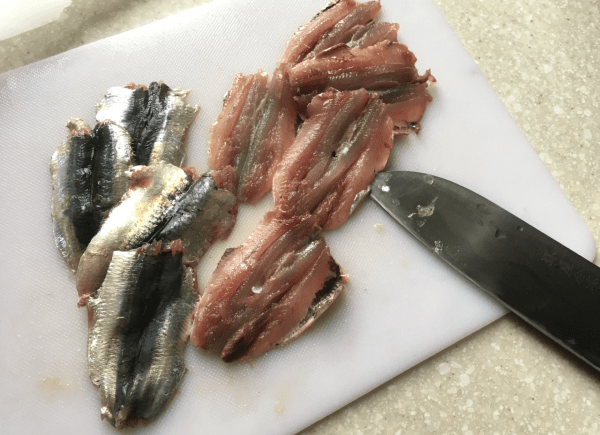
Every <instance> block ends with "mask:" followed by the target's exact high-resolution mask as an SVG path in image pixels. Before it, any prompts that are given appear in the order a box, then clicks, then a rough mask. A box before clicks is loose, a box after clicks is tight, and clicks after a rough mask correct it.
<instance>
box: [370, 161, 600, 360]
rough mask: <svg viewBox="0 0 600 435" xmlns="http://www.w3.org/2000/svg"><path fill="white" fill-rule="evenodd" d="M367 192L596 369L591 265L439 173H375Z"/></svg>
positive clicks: (598, 300) (597, 318)
mask: <svg viewBox="0 0 600 435" xmlns="http://www.w3.org/2000/svg"><path fill="white" fill-rule="evenodd" d="M371 198H373V199H374V200H375V202H377V203H378V204H379V205H381V206H382V207H383V208H384V209H385V210H386V211H387V212H388V213H389V214H390V215H392V217H393V218H394V219H395V220H396V221H398V223H400V225H402V226H403V227H404V228H405V229H406V230H408V232H409V233H411V234H412V235H413V236H415V237H416V238H417V239H418V240H420V241H421V243H423V244H424V245H425V246H426V247H428V248H429V249H431V251H432V253H433V255H436V256H438V257H439V258H441V259H442V260H444V261H445V262H446V263H448V264H450V265H451V266H452V267H454V268H455V269H456V270H457V271H458V272H460V273H461V274H463V275H464V276H465V277H467V278H468V279H469V280H471V281H472V282H473V283H475V284H476V285H478V286H479V287H480V288H482V289H483V290H484V291H486V292H487V293H488V294H489V295H490V296H492V297H493V298H495V299H496V300H498V301H499V302H501V303H502V304H504V305H505V306H506V307H507V308H508V309H510V310H511V311H513V312H514V313H515V314H517V315H518V316H520V317H521V318H523V319H524V320H525V321H527V322H529V323H530V324H531V325H532V326H534V327H535V328H537V329H538V330H539V331H541V332H543V333H544V334H546V335H547V336H549V337H550V338H552V339H553V340H554V341H556V342H557V343H559V344H560V345H562V346H564V347H565V348H566V349H568V350H569V351H571V352H573V353H574V354H575V355H577V356H578V357H579V358H581V359H582V360H584V361H586V362H587V363H588V364H590V365H591V366H592V367H594V368H595V369H597V370H600V268H599V267H597V266H595V265H594V264H593V263H591V262H589V261H588V260H586V259H585V258H583V257H582V256H580V255H578V254H577V253H575V252H573V251H571V250H570V249H568V248H567V247H565V246H563V245H561V244H560V243H558V242H557V241H555V240H554V239H552V238H550V237H548V236H547V235H545V234H544V233H542V232H541V231H539V230H537V229H536V228H534V227H532V226H531V225H529V224H527V223H526V222H524V221H522V220H521V219H519V218H518V217H516V216H515V215H513V214H511V213H509V212H508V211H506V210H504V209H503V208H501V207H499V206H498V205H496V204H494V203H493V202H491V201H489V200H487V199H486V198H484V197H482V196H480V195H478V194H476V193H475V192H472V191H470V190H468V189H466V188H464V187H462V186H459V185H458V184H455V183H452V182H451V181H448V180H445V179H443V178H439V177H435V176H433V175H428V174H422V173H418V172H405V171H392V172H381V173H379V174H378V175H377V177H375V180H374V181H373V183H372V185H371Z"/></svg>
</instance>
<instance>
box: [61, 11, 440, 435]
mask: <svg viewBox="0 0 600 435" xmlns="http://www.w3.org/2000/svg"><path fill="white" fill-rule="evenodd" d="M380 9H381V5H380V3H379V1H369V2H365V3H357V2H355V1H354V0H338V1H334V2H332V3H331V4H329V5H328V6H327V7H326V8H325V9H324V10H322V11H321V12H319V13H318V14H317V15H316V16H315V18H314V19H313V20H312V21H310V22H309V23H307V24H306V25H305V26H303V27H302V28H301V29H299V30H298V31H297V32H296V33H295V34H294V35H293V36H292V38H291V39H290V40H289V41H288V43H287V45H286V47H285V49H284V51H283V54H282V55H281V57H280V59H279V61H278V63H277V66H276V68H275V70H274V72H273V74H271V77H269V75H268V74H266V73H264V72H263V71H258V72H257V73H256V74H250V75H244V74H238V75H237V76H236V77H235V80H234V82H233V85H232V87H231V89H230V91H229V92H228V94H227V96H226V99H225V101H224V104H223V108H222V111H221V113H220V114H219V116H218V118H217V119H216V121H215V122H214V123H213V124H212V126H211V128H210V134H209V143H208V156H209V159H208V162H209V166H210V169H211V170H210V171H209V172H207V173H206V174H204V175H198V174H197V173H196V171H195V169H194V168H181V167H180V166H181V164H182V163H183V161H184V157H185V153H184V145H183V144H184V142H185V137H186V133H187V130H188V128H189V126H190V124H191V122H192V121H193V119H194V117H195V116H196V114H197V112H198V110H199V108H198V107H197V106H191V105H188V104H187V103H186V97H187V95H188V91H183V90H180V89H171V88H169V87H168V86H167V85H165V84H164V83H157V82H154V83H151V84H150V85H149V86H148V87H146V86H142V85H136V84H129V85H126V86H124V87H115V88H111V89H109V90H108V91H107V93H106V95H105V96H104V99H103V100H102V101H101V102H100V103H99V104H98V106H97V113H96V121H97V124H96V125H95V127H94V128H92V127H91V126H90V125H89V124H88V123H86V122H85V121H83V120H81V119H76V118H71V119H69V121H68V123H67V128H68V129H69V134H68V136H67V139H66V140H65V142H64V143H62V144H61V145H60V146H59V147H58V149H57V151H56V152H55V154H54V155H53V157H52V161H51V165H50V169H51V175H52V186H53V193H52V216H53V222H54V235H55V240H56V244H57V247H58V248H59V250H60V252H61V254H62V256H63V258H64V260H65V263H66V264H67V266H68V268H69V269H71V270H72V271H73V272H74V273H75V276H76V288H77V293H78V297H79V306H82V307H86V308H87V311H88V320H89V323H88V326H89V333H88V372H89V376H90V379H91V381H92V383H93V384H94V385H95V386H97V387H98V391H99V396H100V406H101V416H102V418H104V419H107V420H108V421H109V422H110V423H111V424H112V425H113V426H115V427H117V428H122V427H126V426H133V425H135V424H136V423H137V422H138V421H150V420H152V419H154V418H156V417H157V416H158V415H159V414H160V412H161V411H162V410H163V409H164V408H165V406H166V405H167V404H168V402H169V400H170V398H171V397H172V395H173V393H174V392H175V391H176V389H177V387H178V385H179V384H180V382H181V381H182V379H183V376H184V373H185V371H186V369H185V366H184V361H183V352H184V349H185V347H186V345H187V342H188V339H190V341H191V343H192V344H193V345H195V346H197V347H199V348H202V349H206V350H208V351H211V352H216V353H218V354H219V355H220V356H221V358H222V359H223V360H224V361H226V362H231V361H235V360H248V359H251V358H255V357H257V356H259V355H261V354H262V353H264V352H266V351H268V350H270V349H272V348H274V347H275V346H278V345H282V344H285V343H287V342H289V341H290V340H292V339H293V338H295V337H297V336H298V335H300V334H301V333H302V332H303V331H305V330H306V329H307V328H309V327H310V326H311V325H312V324H313V323H314V322H315V320H316V319H317V318H318V317H319V316H320V315H321V314H322V313H323V312H324V311H325V310H326V309H327V308H328V307H329V306H330V305H331V304H332V303H333V302H334V301H335V299H336V298H337V297H338V295H339V294H340V293H341V292H342V290H343V288H344V285H345V284H346V282H347V281H348V277H347V275H345V274H344V273H343V271H342V268H341V266H340V265H339V264H338V263H337V262H336V261H335V260H334V258H333V257H332V255H331V253H330V250H329V247H328V246H327V243H326V242H325V239H324V238H323V234H322V232H323V231H324V230H331V229H335V228H338V227H339V226H340V225H342V224H343V223H344V222H345V221H346V220H347V219H348V217H349V216H350V215H351V214H352V213H353V212H354V211H355V210H356V208H357V207H358V206H359V205H360V203H361V202H362V200H363V199H364V198H365V197H366V195H367V194H368V193H369V186H370V184H371V182H372V181H373V178H374V177H375V175H376V174H377V173H378V172H379V171H381V170H382V169H383V168H384V167H385V165H386V162H387V160H388V157H389V155H390V151H391V149H392V146H393V142H394V137H395V136H397V135H400V134H408V133H409V132H411V131H415V132H418V131H419V129H420V125H419V121H420V120H421V117H422V116H423V113H424V111H425V108H426V106H427V104H428V103H429V102H430V101H431V96H430V94H429V92H428V85H429V84H430V83H431V82H433V81H434V79H433V77H432V76H431V74H430V73H429V71H427V72H425V73H424V74H422V75H421V74H419V73H418V71H417V69H416V68H415V61H416V58H415V56H414V54H413V53H411V52H410V51H409V50H408V48H407V47H406V46H405V45H403V44H401V43H399V42H398V41H397V31H398V25H397V24H392V23H385V22H375V21H374V20H375V18H376V16H377V14H378V13H379V11H380ZM269 191H272V195H273V208H272V209H271V210H270V211H269V212H267V213H266V215H265V216H264V218H263V220H262V222H261V223H260V225H259V226H258V227H257V228H256V229H255V230H254V231H253V232H252V234H250V236H249V237H248V238H247V239H246V240H245V241H244V242H243V243H242V244H241V245H240V246H237V247H235V248H231V249H228V250H226V251H225V253H224V255H223V257H222V258H221V260H220V262H219V264H218V266H217V268H216V270H215V271H214V272H213V274H212V276H211V278H210V281H209V283H208V284H207V286H206V288H205V289H204V291H203V292H201V291H200V289H199V288H198V285H197V280H196V270H195V269H196V266H197V265H198V263H199V262H200V260H201V257H202V255H203V254H204V252H206V250H207V249H208V248H209V247H210V245H211V244H212V243H213V242H214V241H215V240H218V239H224V238H226V237H228V235H229V234H230V232H231V230H232V228H233V226H234V224H235V221H236V217H237V207H238V203H239V202H246V203H250V204H255V203H256V202H257V201H258V200H260V199H261V198H262V197H263V196H264V195H265V194H267V193H268V192H269Z"/></svg>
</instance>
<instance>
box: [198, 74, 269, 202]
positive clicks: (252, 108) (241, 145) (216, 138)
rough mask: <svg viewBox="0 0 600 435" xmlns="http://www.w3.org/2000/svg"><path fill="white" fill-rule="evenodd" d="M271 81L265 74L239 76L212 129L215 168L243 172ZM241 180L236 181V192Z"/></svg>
mask: <svg viewBox="0 0 600 435" xmlns="http://www.w3.org/2000/svg"><path fill="white" fill-rule="evenodd" d="M268 81H269V75H268V74H266V73H264V72H263V71H258V73H256V74H251V75H244V74H237V75H236V76H235V79H234V81H233V85H232V86H231V89H230V90H229V92H227V95H226V97H225V99H224V101H223V108H222V109H221V112H220V113H219V116H218V117H217V119H216V121H215V122H213V124H212V125H211V127H210V130H209V135H208V165H209V167H210V168H211V169H214V170H220V169H223V168H226V167H227V166H231V167H232V168H234V169H235V171H236V174H239V173H240V172H241V169H242V167H243V165H244V162H245V161H246V156H247V154H248V142H249V141H250V137H251V136H252V131H253V129H254V125H255V124H256V120H257V118H258V108H259V106H260V104H261V102H262V100H263V99H264V96H265V94H266V92H267V83H268ZM237 177H239V175H237ZM237 177H236V180H234V189H235V190H234V191H235V192H237Z"/></svg>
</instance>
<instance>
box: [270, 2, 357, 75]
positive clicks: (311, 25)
mask: <svg viewBox="0 0 600 435" xmlns="http://www.w3.org/2000/svg"><path fill="white" fill-rule="evenodd" d="M357 6H358V4H357V3H356V2H355V1H354V0H334V1H332V2H331V3H329V4H328V5H327V6H326V7H325V8H324V9H323V10H322V11H320V12H319V13H318V14H317V15H316V16H315V17H314V18H313V19H312V20H311V21H310V22H308V23H307V24H305V25H304V26H302V27H301V28H300V29H298V31H297V32H296V33H295V34H294V35H293V36H292V37H291V38H290V39H289V40H288V42H287V44H286V46H285V48H284V50H283V53H282V54H281V56H280V58H279V61H278V65H294V64H296V63H298V62H300V61H302V60H303V59H304V58H305V57H306V55H307V54H308V53H309V52H311V51H312V50H313V49H314V47H315V46H316V45H317V44H318V43H319V41H320V40H321V38H322V37H323V35H325V34H326V33H327V32H328V31H329V30H330V29H331V28H333V27H334V26H335V25H336V24H337V23H338V22H340V21H341V20H343V19H344V18H345V17H346V16H348V14H350V13H351V12H352V11H353V10H354V9H356V8H357Z"/></svg>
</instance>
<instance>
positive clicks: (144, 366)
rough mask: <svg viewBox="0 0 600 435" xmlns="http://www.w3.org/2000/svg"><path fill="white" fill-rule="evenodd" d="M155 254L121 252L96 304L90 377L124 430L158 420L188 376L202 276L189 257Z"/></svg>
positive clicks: (104, 408)
mask: <svg viewBox="0 0 600 435" xmlns="http://www.w3.org/2000/svg"><path fill="white" fill-rule="evenodd" d="M153 249H155V247H152V246H147V247H146V248H144V249H138V250H132V251H126V252H115V253H114V255H113V259H112V262H111V264H110V267H109V270H108V272H107V274H106V279H105V280H104V282H103V284H102V287H101V288H100V289H99V290H98V292H97V294H96V295H95V296H92V297H91V298H90V299H89V301H88V307H89V309H90V310H91V312H92V318H93V320H92V327H91V328H90V331H89V335H88V372H89V375H90V379H91V380H92V382H93V383H94V385H96V386H98V387H99V395H100V402H101V415H102V417H103V418H106V419H107V420H108V421H109V422H110V423H111V424H112V425H113V426H115V427H117V428H121V427H124V426H128V425H134V424H135V423H136V422H137V420H139V419H142V420H152V419H154V418H156V416H157V415H158V414H159V413H160V412H161V411H162V410H163V409H164V407H165V406H166V405H167V403H168V401H169V400H170V398H171V396H172V394H173V393H174V391H175V389H176V388H177V386H178V385H179V384H180V382H181V380H182V379H183V376H184V374H185V371H186V369H185V365H184V359H183V352H184V350H185V346H186V344H187V340H188V337H189V333H190V328H191V313H192V310H193V307H194V305H195V303H196V299H197V292H196V290H195V282H194V272H193V270H192V269H191V268H188V267H184V266H183V265H182V253H181V252H170V251H169V252H159V253H156V252H152V251H153Z"/></svg>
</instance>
